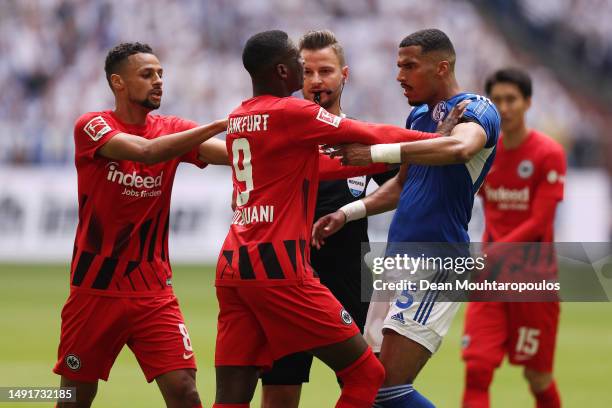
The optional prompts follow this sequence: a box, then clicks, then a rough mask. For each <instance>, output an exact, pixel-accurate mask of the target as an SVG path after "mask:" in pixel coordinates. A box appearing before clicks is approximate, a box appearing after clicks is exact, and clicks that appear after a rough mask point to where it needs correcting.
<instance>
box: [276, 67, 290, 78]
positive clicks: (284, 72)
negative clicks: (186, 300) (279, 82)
mask: <svg viewBox="0 0 612 408" xmlns="http://www.w3.org/2000/svg"><path fill="white" fill-rule="evenodd" d="M276 73H277V74H278V76H279V77H281V78H282V79H287V77H288V76H289V69H288V68H287V66H286V65H285V64H276Z"/></svg>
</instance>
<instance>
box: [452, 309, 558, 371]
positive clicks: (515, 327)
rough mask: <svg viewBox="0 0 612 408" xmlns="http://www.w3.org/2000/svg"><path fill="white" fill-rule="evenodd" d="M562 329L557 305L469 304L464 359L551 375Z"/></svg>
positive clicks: (464, 340) (466, 317) (464, 339)
mask: <svg viewBox="0 0 612 408" xmlns="http://www.w3.org/2000/svg"><path fill="white" fill-rule="evenodd" d="M558 326H559V303H558V302H545V303H536V302H511V303H498V302H477V303H469V304H468V307H467V310H466V315H465V327H464V337H463V353H462V354H463V360H464V361H466V362H477V363H478V362H479V363H483V364H487V365H490V366H491V365H492V366H494V367H498V366H499V365H500V364H501V362H502V360H503V358H504V355H506V354H507V355H508V360H509V361H510V363H511V364H515V365H522V366H525V367H527V368H531V369H533V370H536V371H541V372H552V370H553V360H554V356H555V345H556V339H557V329H558Z"/></svg>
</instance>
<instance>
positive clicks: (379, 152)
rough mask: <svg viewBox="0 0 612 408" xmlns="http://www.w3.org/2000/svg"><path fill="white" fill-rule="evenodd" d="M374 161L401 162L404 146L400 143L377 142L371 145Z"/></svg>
mask: <svg viewBox="0 0 612 408" xmlns="http://www.w3.org/2000/svg"><path fill="white" fill-rule="evenodd" d="M370 155H371V156H372V162H373V163H401V162H402V147H401V144H400V143H390V144H376V145H372V146H370Z"/></svg>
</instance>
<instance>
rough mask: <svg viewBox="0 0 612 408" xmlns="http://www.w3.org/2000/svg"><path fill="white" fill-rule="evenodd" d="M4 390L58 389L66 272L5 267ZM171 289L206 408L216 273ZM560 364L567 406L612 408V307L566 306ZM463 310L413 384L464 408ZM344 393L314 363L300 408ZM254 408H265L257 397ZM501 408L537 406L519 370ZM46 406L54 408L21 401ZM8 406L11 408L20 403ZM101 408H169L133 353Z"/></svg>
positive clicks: (202, 273) (501, 384)
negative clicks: (187, 334)
mask: <svg viewBox="0 0 612 408" xmlns="http://www.w3.org/2000/svg"><path fill="white" fill-rule="evenodd" d="M0 278H1V282H2V285H1V286H0V305H1V311H2V313H1V314H0V333H1V335H0V386H30V387H33V386H55V385H57V384H58V382H59V377H57V376H56V375H55V374H53V373H52V372H51V368H52V366H53V364H54V363H55V358H56V352H57V343H58V339H59V327H60V320H59V319H60V310H61V307H62V305H63V303H64V301H65V299H66V296H67V294H68V271H67V268H66V267H65V266H63V265H36V266H33V265H0ZM174 286H175V290H176V294H177V296H178V298H179V301H180V303H181V308H182V310H183V313H184V315H185V319H186V323H187V327H188V328H189V332H190V335H191V339H192V342H193V345H194V349H195V351H196V355H197V359H198V366H199V371H198V389H199V392H200V395H201V397H202V401H203V405H204V406H205V407H210V406H211V405H212V400H213V398H214V381H215V379H214V369H213V353H214V342H215V335H216V316H217V302H216V298H215V293H214V288H213V269H212V268H210V267H202V266H189V267H188V266H176V267H175V268H174ZM561 313H562V318H561V329H560V334H559V339H558V347H557V357H556V375H557V379H558V380H557V381H558V384H559V388H560V390H561V393H562V397H563V402H564V406H565V407H586V406H589V407H610V406H612V390H611V388H610V387H611V382H610V381H611V379H612V364H611V363H610V361H612V304H610V303H580V304H579V303H565V304H563V305H562V312H561ZM462 320H463V309H462V310H461V311H460V312H459V314H458V316H457V318H456V319H455V321H454V323H453V326H452V328H451V330H450V333H449V334H448V336H447V338H446V339H445V340H444V343H443V345H442V348H441V349H440V351H439V352H438V354H436V355H435V356H434V357H433V358H432V360H431V361H430V362H429V363H428V365H427V366H426V367H425V369H424V370H423V372H422V373H421V374H420V376H419V379H418V382H417V383H416V387H417V388H418V389H419V390H420V391H422V393H423V394H424V395H426V396H428V397H429V398H430V399H431V400H432V401H433V402H434V403H435V404H436V405H437V406H439V407H458V406H459V401H460V395H461V389H462V384H463V366H462V363H461V361H460V358H459V351H460V350H459V344H460V333H461V327H462ZM338 394H339V391H338V388H337V384H336V381H335V377H334V376H333V373H332V372H331V371H330V370H329V369H327V367H325V366H324V365H322V364H321V363H318V362H315V364H314V366H313V371H312V374H311V382H310V384H307V385H306V386H305V387H304V389H303V392H302V403H301V406H302V407H306V408H309V407H316V408H324V407H332V406H333V405H334V401H335V400H336V398H337V396H338ZM254 401H255V402H254V403H253V404H252V406H253V407H257V406H259V391H258V392H257V394H256V396H255V398H254ZM492 402H493V404H492V405H493V407H495V408H504V407H511V408H516V407H531V406H533V403H532V401H531V397H530V395H529V394H528V392H527V387H526V384H525V383H524V381H523V380H522V377H521V370H520V368H517V367H512V366H508V365H507V364H504V366H503V367H502V368H501V369H500V370H499V371H498V372H497V373H496V375H495V379H494V383H493V387H492ZM13 405H14V406H18V407H22V408H26V407H42V406H52V404H41V403H20V404H17V405H16V404H13ZM13 405H11V404H10V403H8V404H7V403H1V402H0V408H2V407H4V406H7V407H8V406H13ZM93 406H94V407H104V408H113V407H134V408H138V407H147V408H150V407H163V406H164V404H163V400H162V398H161V395H160V393H159V391H158V389H157V387H156V385H155V383H152V384H147V383H146V382H145V380H144V377H143V375H142V373H141V371H140V368H139V367H138V365H137V363H136V359H135V358H134V356H133V355H132V354H131V352H130V350H129V349H128V348H127V347H126V348H125V349H124V350H123V352H122V353H121V355H120V356H119V358H118V359H117V361H116V363H115V366H114V367H113V370H112V371H111V375H110V379H109V382H108V383H104V382H100V387H99V390H98V396H97V398H96V401H95V402H94V405H93Z"/></svg>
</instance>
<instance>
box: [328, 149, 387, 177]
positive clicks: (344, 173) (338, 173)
mask: <svg viewBox="0 0 612 408" xmlns="http://www.w3.org/2000/svg"><path fill="white" fill-rule="evenodd" d="M388 170H389V166H388V165H387V164H385V163H374V164H372V165H370V166H344V165H342V164H341V163H340V160H335V159H332V158H331V157H329V156H327V155H326V154H323V153H321V154H320V155H319V180H338V179H347V178H350V177H357V176H367V175H370V174H377V173H382V172H385V171H388Z"/></svg>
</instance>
